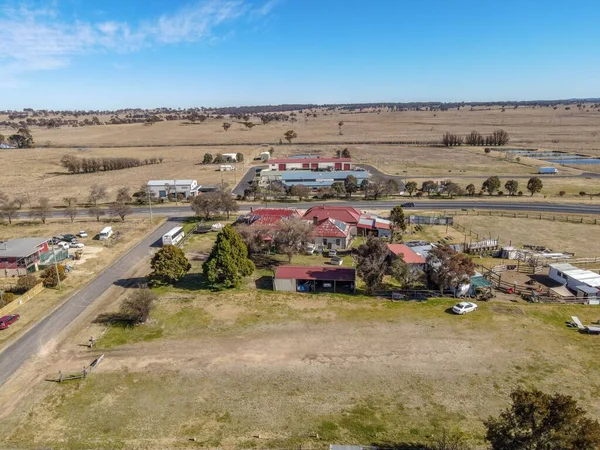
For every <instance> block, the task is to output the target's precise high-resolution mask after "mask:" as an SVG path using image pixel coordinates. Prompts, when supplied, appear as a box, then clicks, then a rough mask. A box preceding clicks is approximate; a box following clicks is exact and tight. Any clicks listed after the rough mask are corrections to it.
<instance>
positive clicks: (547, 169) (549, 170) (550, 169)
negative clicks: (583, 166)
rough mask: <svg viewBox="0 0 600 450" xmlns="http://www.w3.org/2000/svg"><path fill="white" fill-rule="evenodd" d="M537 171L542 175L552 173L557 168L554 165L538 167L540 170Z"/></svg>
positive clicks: (555, 171)
mask: <svg viewBox="0 0 600 450" xmlns="http://www.w3.org/2000/svg"><path fill="white" fill-rule="evenodd" d="M538 173H541V174H544V175H552V174H556V173H558V169H557V168H556V167H540V170H539V172H538Z"/></svg>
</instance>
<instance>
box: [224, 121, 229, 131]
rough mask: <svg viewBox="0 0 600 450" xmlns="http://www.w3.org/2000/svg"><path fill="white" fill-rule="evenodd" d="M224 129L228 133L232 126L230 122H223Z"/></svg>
mask: <svg viewBox="0 0 600 450" xmlns="http://www.w3.org/2000/svg"><path fill="white" fill-rule="evenodd" d="M222 127H223V129H224V130H225V131H227V130H229V129H230V128H231V124H230V123H229V122H223V125H222Z"/></svg>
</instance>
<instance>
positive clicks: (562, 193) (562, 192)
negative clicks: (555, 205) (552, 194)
mask: <svg viewBox="0 0 600 450" xmlns="http://www.w3.org/2000/svg"><path fill="white" fill-rule="evenodd" d="M565 194H566V192H565V191H560V192H559V193H558V195H560V196H561V197H564V196H565Z"/></svg>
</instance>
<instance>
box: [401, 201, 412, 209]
mask: <svg viewBox="0 0 600 450" xmlns="http://www.w3.org/2000/svg"><path fill="white" fill-rule="evenodd" d="M400 206H401V207H403V208H414V207H415V202H406V203H402V204H401V205H400Z"/></svg>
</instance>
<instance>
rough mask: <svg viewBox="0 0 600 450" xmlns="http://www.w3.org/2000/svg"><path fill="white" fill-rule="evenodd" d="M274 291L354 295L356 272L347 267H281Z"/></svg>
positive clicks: (277, 273)
mask: <svg viewBox="0 0 600 450" xmlns="http://www.w3.org/2000/svg"><path fill="white" fill-rule="evenodd" d="M273 289H274V290H276V291H287V292H331V293H341V294H354V292H355V289H356V271H355V270H354V269H351V268H347V267H319V266H279V267H278V268H277V270H276V271H275V278H274V280H273Z"/></svg>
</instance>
